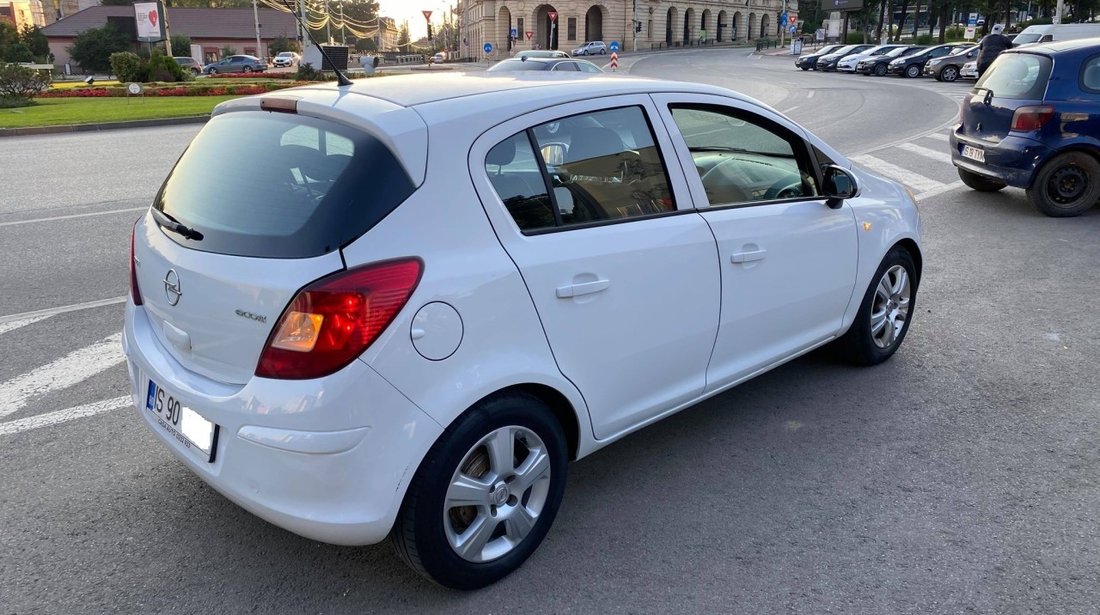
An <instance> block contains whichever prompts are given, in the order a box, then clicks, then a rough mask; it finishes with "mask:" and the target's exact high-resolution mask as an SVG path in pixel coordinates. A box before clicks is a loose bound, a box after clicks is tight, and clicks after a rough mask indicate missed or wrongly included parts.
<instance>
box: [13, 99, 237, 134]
mask: <svg viewBox="0 0 1100 615" xmlns="http://www.w3.org/2000/svg"><path fill="white" fill-rule="evenodd" d="M231 98H237V97H236V96H166V97H163V98H162V97H148V98H140V97H134V98H44V99H39V100H38V101H37V104H35V105H32V106H30V107H20V108H18V109H0V128H25V127H31V126H64V125H68V124H98V123H101V122H125V121H128V120H147V119H161V118H170V117H187V116H191V115H208V114H209V113H210V111H211V110H212V109H213V108H214V105H217V104H218V103H220V102H222V101H224V100H229V99H231Z"/></svg>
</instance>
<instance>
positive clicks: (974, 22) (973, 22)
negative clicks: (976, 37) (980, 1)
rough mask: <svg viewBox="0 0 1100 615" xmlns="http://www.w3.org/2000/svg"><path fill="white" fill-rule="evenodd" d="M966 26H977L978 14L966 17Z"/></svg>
mask: <svg viewBox="0 0 1100 615" xmlns="http://www.w3.org/2000/svg"><path fill="white" fill-rule="evenodd" d="M966 25H968V26H970V27H974V26H977V25H978V14H977V13H971V14H970V15H968V16H967V18H966Z"/></svg>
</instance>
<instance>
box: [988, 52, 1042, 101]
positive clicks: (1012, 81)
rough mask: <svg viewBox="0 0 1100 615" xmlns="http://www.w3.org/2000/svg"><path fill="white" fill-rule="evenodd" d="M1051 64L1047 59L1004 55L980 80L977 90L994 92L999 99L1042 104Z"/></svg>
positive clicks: (1028, 54)
mask: <svg viewBox="0 0 1100 615" xmlns="http://www.w3.org/2000/svg"><path fill="white" fill-rule="evenodd" d="M1051 64H1052V63H1051V61H1050V58H1048V57H1046V56H1040V55H1035V54H1031V53H1002V54H1001V55H999V56H997V59H996V60H995V61H994V62H993V66H991V67H989V71H987V72H986V73H985V74H984V75H982V77H981V79H978V83H976V84H975V85H974V89H975V90H978V89H986V90H992V91H993V95H994V96H996V97H997V98H1009V99H1018V100H1042V98H1043V94H1044V93H1045V92H1046V87H1047V78H1048V77H1050V68H1051Z"/></svg>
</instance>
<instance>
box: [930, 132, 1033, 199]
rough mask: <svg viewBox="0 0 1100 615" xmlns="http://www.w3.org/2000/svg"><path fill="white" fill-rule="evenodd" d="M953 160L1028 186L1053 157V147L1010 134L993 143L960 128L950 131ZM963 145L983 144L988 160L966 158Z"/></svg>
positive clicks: (1008, 182)
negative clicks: (1045, 163) (968, 133)
mask: <svg viewBox="0 0 1100 615" xmlns="http://www.w3.org/2000/svg"><path fill="white" fill-rule="evenodd" d="M950 141H951V162H952V163H953V164H954V165H955V166H956V167H958V168H960V169H963V170H966V171H970V172H971V173H976V174H978V175H981V176H983V177H988V178H990V179H995V180H997V181H999V182H1002V183H1004V184H1005V185H1008V186H1013V187H1015V188H1028V187H1030V186H1031V183H1032V181H1033V180H1034V178H1035V172H1036V171H1037V170H1038V169H1039V167H1041V166H1042V165H1043V163H1044V162H1046V160H1047V158H1049V157H1050V155H1051V153H1052V150H1051V149H1050V148H1048V147H1047V146H1045V145H1043V144H1042V143H1039V142H1038V141H1035V140H1034V139H1028V138H1026V137H1019V136H1016V135H1012V134H1009V135H1008V136H1007V137H1005V138H1004V139H1002V140H1001V141H1000V142H999V143H991V142H989V141H984V140H981V139H975V138H973V137H968V136H966V135H960V134H959V133H958V129H957V128H956V129H955V131H953V132H952V133H951V136H950ZM964 145H970V146H972V147H977V148H980V149H981V150H982V151H984V152H985V162H984V163H982V162H978V161H976V160H971V159H969V158H963V156H962V150H963V146H964Z"/></svg>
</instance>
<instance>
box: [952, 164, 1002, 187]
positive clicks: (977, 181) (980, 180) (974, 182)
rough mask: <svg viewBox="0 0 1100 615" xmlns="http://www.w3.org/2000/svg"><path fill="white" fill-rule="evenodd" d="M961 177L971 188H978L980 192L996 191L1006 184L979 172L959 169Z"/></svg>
mask: <svg viewBox="0 0 1100 615" xmlns="http://www.w3.org/2000/svg"><path fill="white" fill-rule="evenodd" d="M956 169H957V170H958V171H959V179H961V180H962V182H963V183H964V184H966V185H967V186H969V187H970V188H972V189H974V190H977V191H978V192H996V191H998V190H1000V189H1001V188H1004V187H1005V185H1004V184H1003V183H1001V182H999V181H996V180H992V179H986V178H984V177H982V176H981V175H978V174H977V173H971V172H970V171H967V170H964V169H959V168H958V167H956Z"/></svg>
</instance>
